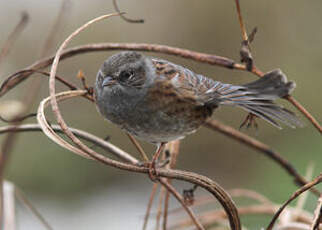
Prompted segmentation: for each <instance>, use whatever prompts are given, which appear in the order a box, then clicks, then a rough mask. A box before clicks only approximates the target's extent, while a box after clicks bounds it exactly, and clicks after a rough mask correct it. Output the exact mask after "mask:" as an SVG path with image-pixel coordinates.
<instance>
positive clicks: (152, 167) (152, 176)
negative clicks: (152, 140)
mask: <svg viewBox="0 0 322 230" xmlns="http://www.w3.org/2000/svg"><path fill="white" fill-rule="evenodd" d="M165 145H166V143H164V142H162V143H161V144H160V145H158V148H157V151H156V152H155V153H154V155H153V157H152V161H151V162H150V164H149V177H150V179H151V180H152V181H155V180H156V177H157V176H158V175H157V173H156V170H155V167H156V162H157V160H158V159H159V157H160V154H161V153H162V151H163V149H164V147H165Z"/></svg>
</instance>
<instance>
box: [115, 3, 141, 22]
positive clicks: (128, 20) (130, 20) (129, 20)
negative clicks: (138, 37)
mask: <svg viewBox="0 0 322 230" xmlns="http://www.w3.org/2000/svg"><path fill="white" fill-rule="evenodd" d="M113 5H114V9H115V11H116V12H118V13H119V14H120V17H121V18H122V19H123V20H124V21H126V22H129V23H144V19H131V18H128V17H126V16H124V15H123V14H121V11H120V9H119V7H118V5H117V2H116V0H113Z"/></svg>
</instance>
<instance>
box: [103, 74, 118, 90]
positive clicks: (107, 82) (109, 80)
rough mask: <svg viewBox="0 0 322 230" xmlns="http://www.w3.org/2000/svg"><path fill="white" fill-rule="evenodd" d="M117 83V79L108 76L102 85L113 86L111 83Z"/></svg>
mask: <svg viewBox="0 0 322 230" xmlns="http://www.w3.org/2000/svg"><path fill="white" fill-rule="evenodd" d="M115 83H116V80H114V79H113V78H112V77H110V76H107V77H105V78H104V80H103V83H102V86H103V87H105V86H111V85H114V84H115Z"/></svg>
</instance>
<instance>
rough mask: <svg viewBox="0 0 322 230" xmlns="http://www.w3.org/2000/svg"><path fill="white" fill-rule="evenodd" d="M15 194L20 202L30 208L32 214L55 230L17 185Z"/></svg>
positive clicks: (48, 229)
mask: <svg viewBox="0 0 322 230" xmlns="http://www.w3.org/2000/svg"><path fill="white" fill-rule="evenodd" d="M15 195H16V197H17V199H18V200H20V202H21V203H22V204H23V205H24V206H25V207H26V208H28V209H29V210H30V212H31V213H32V214H34V215H35V217H36V218H37V219H38V220H39V221H40V223H41V224H42V225H43V226H44V227H45V228H46V229H47V230H53V228H52V227H51V226H50V224H49V223H48V221H47V220H46V219H45V218H44V217H43V216H42V215H41V213H40V212H39V211H38V210H37V209H36V208H35V206H33V205H32V203H31V202H30V201H29V200H28V199H27V197H26V196H25V195H24V194H23V192H22V191H21V190H20V189H18V188H17V187H15Z"/></svg>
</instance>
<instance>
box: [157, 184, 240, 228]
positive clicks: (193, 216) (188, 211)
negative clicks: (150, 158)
mask: <svg viewBox="0 0 322 230" xmlns="http://www.w3.org/2000/svg"><path fill="white" fill-rule="evenodd" d="M160 183H161V184H162V185H163V186H165V187H166V188H167V190H168V191H169V192H171V193H172V194H173V195H174V197H175V198H176V199H177V200H178V201H179V202H180V203H181V205H182V207H183V208H184V209H185V210H186V212H187V213H188V214H189V216H190V218H191V220H192V221H193V223H194V224H195V225H196V227H197V228H198V229H199V230H204V229H205V228H204V227H203V226H202V224H201V223H200V221H199V220H198V219H197V217H196V216H195V215H194V213H193V212H192V210H191V208H190V207H188V206H187V205H186V204H185V202H184V199H183V197H182V196H181V195H180V194H179V193H178V192H177V191H176V190H175V189H174V187H173V186H172V185H171V184H170V183H168V182H167V181H166V180H164V179H160ZM231 227H232V226H231ZM232 229H234V228H233V227H232Z"/></svg>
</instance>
